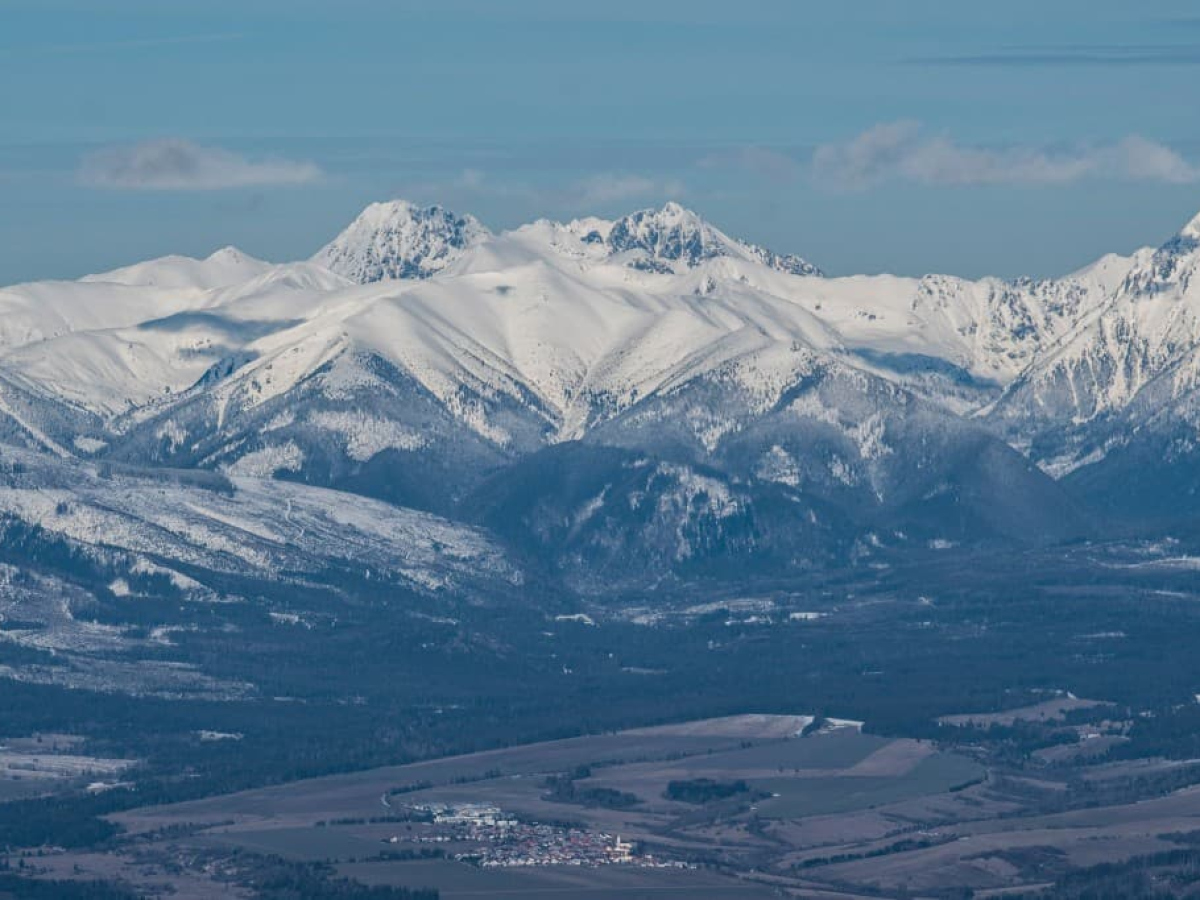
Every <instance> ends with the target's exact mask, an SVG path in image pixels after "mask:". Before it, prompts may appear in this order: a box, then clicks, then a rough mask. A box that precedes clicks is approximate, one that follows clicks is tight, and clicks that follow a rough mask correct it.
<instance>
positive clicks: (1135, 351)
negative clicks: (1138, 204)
mask: <svg viewBox="0 0 1200 900" xmlns="http://www.w3.org/2000/svg"><path fill="white" fill-rule="evenodd" d="M1198 273H1200V217H1197V218H1196V219H1193V220H1192V221H1191V222H1189V223H1188V224H1187V225H1186V226H1185V227H1184V228H1183V229H1182V230H1181V231H1180V232H1179V233H1178V234H1177V235H1175V236H1174V237H1173V238H1172V239H1171V240H1169V241H1167V242H1166V243H1165V244H1163V245H1162V246H1161V247H1159V248H1158V249H1157V250H1154V251H1149V250H1147V251H1141V252H1139V253H1138V254H1137V255H1136V256H1135V257H1134V259H1133V261H1132V264H1131V265H1130V266H1129V267H1128V269H1127V270H1126V272H1125V276H1124V278H1123V279H1122V280H1121V282H1120V283H1119V285H1118V286H1117V287H1116V289H1115V290H1114V291H1113V292H1112V293H1111V294H1110V296H1109V297H1108V298H1107V299H1106V301H1105V302H1103V303H1102V304H1099V305H1097V306H1095V307H1094V308H1092V309H1089V310H1088V311H1087V312H1086V314H1084V315H1082V316H1080V317H1079V318H1078V320H1077V322H1076V323H1075V325H1074V327H1073V328H1072V329H1071V331H1070V332H1069V333H1068V334H1066V335H1065V336H1064V337H1063V339H1062V340H1061V341H1059V342H1058V343H1057V344H1055V345H1053V346H1050V347H1048V348H1047V350H1046V352H1044V353H1043V354H1041V355H1040V356H1039V358H1038V359H1037V360H1035V361H1034V362H1033V363H1032V364H1031V365H1030V366H1029V367H1028V369H1027V370H1026V371H1025V372H1023V373H1022V374H1021V376H1020V378H1019V379H1017V380H1016V382H1015V383H1014V384H1012V386H1011V387H1010V388H1009V389H1008V391H1007V392H1006V394H1005V396H1004V397H1003V398H1002V399H1001V400H1000V401H999V402H998V403H997V404H996V406H995V408H994V409H993V410H991V413H990V415H991V417H992V419H993V420H995V421H996V422H997V423H999V424H1000V426H1001V427H1003V428H1005V429H1006V430H1007V432H1008V433H1009V434H1010V435H1013V436H1014V438H1015V439H1018V440H1019V439H1020V438H1021V437H1023V436H1027V437H1028V438H1029V439H1030V441H1031V444H1032V448H1033V452H1034V455H1035V456H1036V457H1037V458H1039V459H1040V460H1043V461H1044V462H1045V464H1046V465H1047V466H1048V467H1049V468H1051V469H1053V470H1056V471H1058V472H1060V473H1065V472H1066V471H1070V470H1071V469H1073V468H1076V467H1078V466H1079V465H1083V464H1088V463H1092V462H1095V461H1097V460H1098V459H1099V458H1100V456H1102V455H1103V453H1104V452H1105V448H1106V447H1107V446H1112V445H1113V444H1114V443H1120V442H1121V441H1124V440H1126V439H1127V438H1128V437H1130V436H1131V435H1132V432H1133V431H1135V430H1137V427H1138V426H1137V425H1135V424H1133V423H1131V422H1130V421H1129V418H1128V417H1129V415H1134V416H1136V417H1137V418H1144V417H1146V416H1151V417H1153V416H1155V415H1156V413H1157V412H1158V411H1159V410H1161V409H1162V408H1163V406H1164V405H1165V404H1174V403H1177V402H1178V401H1180V400H1181V399H1183V398H1185V397H1187V396H1188V395H1190V394H1191V393H1192V392H1193V391H1195V389H1196V388H1197V387H1198V386H1200V277H1198Z"/></svg>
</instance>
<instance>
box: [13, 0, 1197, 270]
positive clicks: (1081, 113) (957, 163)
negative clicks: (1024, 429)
mask: <svg viewBox="0 0 1200 900" xmlns="http://www.w3.org/2000/svg"><path fill="white" fill-rule="evenodd" d="M1198 76H1200V10H1197V8H1196V4H1195V3H1194V2H1191V0H1139V2H1133V0H1120V2H1117V0H1088V2H1077V0H1054V2H1046V0H1039V2H1029V0H1007V2H1005V3H987V4H985V3H974V2H969V3H968V2H961V0H958V2H951V0H937V2H934V0H904V2H901V0H861V2H853V3H851V2H843V0H837V2H833V0H827V2H806V0H777V2H766V0H738V2H731V0H727V2H721V3H717V2H708V0H688V2H676V0H658V2H656V0H639V2H626V0H606V2H604V3H566V2H563V0H555V2H543V0H503V2H501V0H436V2H434V0H430V2H416V0H413V2H390V3H385V2H368V0H340V2H336V3H335V2H320V3H319V2H312V0H286V2H284V0H238V2H229V0H206V2H203V3H199V2H188V0H172V2H162V0H106V2H104V3H103V4H100V3H95V2H81V0H74V2H70V0H0V246H3V247H4V248H5V249H4V252H3V253H0V283H11V282H13V281H17V280H24V279H32V278H48V277H74V276H78V275H80V274H83V273H86V272H89V271H97V270H100V269H104V268H108V267H112V266H115V265H120V264H123V263H127V262H131V261H134V260H137V259H142V258H147V257H150V256H154V255H160V254H163V253H168V252H182V253H189V254H193V255H198V254H206V253H208V252H210V251H212V250H213V249H216V248H217V247H220V246H222V245H224V244H229V243H233V244H236V245H238V246H240V247H242V248H243V249H245V250H246V251H248V252H251V253H254V254H256V255H261V256H264V257H267V258H270V259H280V260H282V259H293V258H300V257H304V256H307V255H309V254H310V253H312V252H313V251H314V250H315V249H316V248H317V247H319V246H320V245H321V244H322V243H324V241H326V240H327V239H328V238H329V237H330V236H332V235H333V234H334V233H336V232H337V231H338V230H339V229H340V228H341V227H342V226H343V225H344V224H345V223H346V222H347V221H348V220H349V219H351V218H352V217H353V216H354V214H355V213H356V212H357V211H358V210H359V209H360V208H361V207H362V206H364V205H365V204H366V203H368V202H370V201H372V200H376V199H384V198H389V197H396V196H403V197H407V198H409V199H413V200H417V201H423V202H435V201H436V202H441V203H443V204H444V205H447V206H450V207H452V208H455V209H459V210H463V211H469V212H473V213H475V214H476V215H478V216H479V217H480V218H481V219H483V220H484V222H485V223H487V224H488V225H490V226H492V227H493V228H504V227H511V226H513V225H516V224H519V223H521V222H523V221H527V220H529V219H531V218H534V217H537V216H550V217H554V218H568V217H573V216H577V215H582V214H586V213H595V214H604V215H615V214H620V213H622V212H626V211H628V210H631V209H635V208H639V207H644V206H647V205H652V204H658V203H661V202H662V201H664V200H666V199H677V200H679V201H680V202H682V203H684V204H686V205H688V206H690V207H692V208H694V209H696V210H698V211H699V212H701V213H702V214H704V215H705V216H706V217H708V218H709V219H711V220H712V221H714V222H715V223H716V224H718V225H719V226H721V227H722V228H724V229H725V230H727V231H729V232H731V233H734V234H737V235H739V236H743V237H746V238H749V239H751V240H754V241H756V242H759V243H763V244H766V245H768V246H771V247H772V248H775V249H778V250H781V251H788V252H797V253H800V254H802V255H804V256H806V257H808V258H810V259H811V260H813V261H814V262H816V263H818V264H819V265H821V266H823V267H825V268H826V269H827V270H829V271H831V272H834V273H848V272H859V271H864V272H875V271H894V272H900V273H905V274H920V273H923V272H928V271H949V272H956V273H961V274H966V275H978V274H983V273H997V274H1002V275H1014V274H1019V273H1029V274H1035V275H1040V274H1054V273H1060V272H1064V271H1068V270H1070V269H1072V268H1075V267H1077V266H1079V265H1081V264H1083V263H1085V262H1087V261H1089V260H1090V259H1092V258H1094V257H1096V256H1098V255H1100V254H1101V253H1103V252H1107V251H1109V250H1129V249H1132V248H1133V247H1136V246H1139V245H1142V244H1147V243H1153V242H1156V241H1159V240H1161V239H1163V238H1165V237H1166V236H1168V235H1169V234H1170V233H1172V232H1173V231H1174V230H1176V229H1177V228H1178V227H1179V226H1180V225H1181V224H1182V223H1183V222H1184V221H1186V220H1188V219H1189V218H1191V217H1192V216H1193V215H1194V214H1195V213H1196V212H1197V211H1200V133H1197V129H1198V128H1200V92H1198V91H1196V90H1195V87H1194V85H1195V83H1196V81H1197V78H1198Z"/></svg>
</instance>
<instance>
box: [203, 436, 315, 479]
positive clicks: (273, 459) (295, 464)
mask: <svg viewBox="0 0 1200 900" xmlns="http://www.w3.org/2000/svg"><path fill="white" fill-rule="evenodd" d="M303 465H304V451H303V450H301V449H300V447H299V446H297V444H296V442H295V441H288V442H287V443H285V444H278V445H276V446H272V447H263V448H262V449H260V450H252V451H251V452H250V453H247V454H246V455H245V456H243V457H241V458H240V459H238V460H235V461H234V462H232V463H230V464H228V465H226V466H222V468H221V470H222V471H223V472H224V473H225V474H226V475H237V476H243V477H250V478H273V477H274V476H275V475H276V474H277V473H279V472H299V471H300V467H301V466H303Z"/></svg>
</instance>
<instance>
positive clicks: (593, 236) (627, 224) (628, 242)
mask: <svg viewBox="0 0 1200 900" xmlns="http://www.w3.org/2000/svg"><path fill="white" fill-rule="evenodd" d="M584 240H585V241H587V240H591V241H594V242H597V243H599V242H601V241H603V242H604V243H605V244H607V245H608V247H609V250H610V251H611V252H612V253H614V254H615V253H631V254H632V255H633V257H634V258H633V259H632V260H631V262H630V264H631V265H632V266H633V267H635V268H641V269H649V270H652V271H673V270H674V268H673V265H672V264H680V265H683V266H687V267H693V266H697V265H699V264H701V263H703V262H705V261H707V260H710V259H715V258H717V257H721V256H732V257H737V258H742V259H750V260H754V261H756V262H760V263H762V264H763V265H766V266H769V267H771V268H773V269H777V270H778V271H781V272H789V273H791V274H793V275H820V274H821V272H820V270H819V269H818V268H817V267H816V266H814V265H813V264H812V263H810V262H808V261H807V260H804V259H801V258H800V257H799V256H795V255H791V254H786V255H785V254H779V253H774V252H772V251H770V250H767V249H766V248H763V247H758V246H755V245H754V244H749V243H746V242H745V241H741V240H738V239H736V238H731V237H729V236H728V235H727V234H725V233H724V232H722V231H720V230H719V229H717V228H715V227H713V226H712V225H710V224H709V223H708V222H706V221H705V220H704V219H702V218H701V217H700V216H699V215H697V214H696V213H694V212H693V211H692V210H690V209H686V208H685V207H683V206H680V205H679V204H678V203H675V202H669V203H667V204H666V205H664V206H663V207H662V209H643V210H638V211H637V212H634V213H630V214H629V215H627V216H624V217H623V218H620V219H618V220H617V221H615V222H613V223H612V226H611V228H609V229H608V232H607V234H602V233H601V232H600V231H598V230H597V231H594V232H591V233H589V234H587V235H585V236H584Z"/></svg>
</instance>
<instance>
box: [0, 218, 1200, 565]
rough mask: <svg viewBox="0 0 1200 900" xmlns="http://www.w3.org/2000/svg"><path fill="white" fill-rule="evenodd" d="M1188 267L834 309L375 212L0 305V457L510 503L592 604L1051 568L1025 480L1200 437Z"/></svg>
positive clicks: (730, 256)
mask: <svg viewBox="0 0 1200 900" xmlns="http://www.w3.org/2000/svg"><path fill="white" fill-rule="evenodd" d="M1197 267H1200V221H1197V222H1193V223H1191V224H1189V226H1187V227H1186V228H1185V229H1184V230H1183V231H1182V232H1181V233H1180V234H1179V235H1178V236H1177V237H1176V238H1175V239H1173V240H1172V241H1171V242H1169V243H1168V244H1166V245H1165V246H1163V247H1162V248H1160V249H1159V250H1157V251H1150V250H1145V251H1138V252H1137V253H1135V254H1133V255H1132V256H1128V257H1121V256H1107V257H1104V258H1102V259H1101V260H1099V261H1098V262H1096V263H1095V264H1093V265H1091V266H1089V267H1086V268H1085V269H1081V270H1080V271H1078V272H1075V273H1072V274H1070V275H1067V276H1065V277H1063V278H1059V279H1046V280H1036V281H1035V280H1030V279H1017V280H1012V281H1005V280H1000V279H994V278H985V279H981V280H979V281H969V280H965V279H960V278H954V277H951V276H942V275H930V276H926V277H924V278H900V277H894V276H890V275H877V276H852V277H845V278H829V277H824V276H822V275H821V274H820V273H819V272H818V270H817V269H816V268H815V267H813V266H812V265H810V264H809V263H807V262H805V261H804V260H803V259H802V258H800V257H796V256H784V255H780V254H778V253H775V252H772V251H768V250H765V249H763V248H759V247H755V246H753V245H750V244H747V243H745V242H742V241H739V240H737V239H736V238H732V237H730V236H728V235H726V234H725V233H724V232H722V231H720V230H719V229H717V228H716V227H715V226H713V225H711V224H710V223H708V222H706V221H704V220H703V219H702V218H701V217H699V216H698V215H696V214H695V213H693V212H691V211H689V210H686V209H684V208H682V207H680V206H678V205H677V204H673V203H671V204H667V205H666V206H664V207H663V208H662V209H659V210H642V211H639V212H635V213H632V214H630V215H628V216H625V217H622V218H618V219H616V220H612V221H608V220H601V219H579V220H576V221H573V222H568V223H557V222H551V221H547V220H539V221H537V222H534V223H531V224H529V225H526V226H523V227H520V228H517V229H514V230H511V231H506V232H502V233H499V234H493V233H491V232H489V231H488V230H487V229H486V228H484V227H483V226H482V225H480V224H479V223H478V222H477V221H476V220H475V219H473V218H471V217H470V216H463V215H458V214H455V213H452V212H450V211H448V210H445V209H442V208H440V207H429V208H425V209H422V208H418V207H415V206H413V205H411V204H408V203H404V202H402V201H396V202H392V203H386V204H374V205H372V206H371V207H369V208H368V209H367V210H365V211H364V212H363V214H362V215H361V216H360V217H359V218H358V219H356V220H355V222H354V223H352V224H351V225H350V227H348V228H347V229H346V230H345V231H344V232H342V234H340V235H339V236H338V237H337V238H336V239H335V240H334V241H333V242H331V243H330V244H329V245H327V246H326V247H325V248H324V249H322V250H321V251H320V252H319V253H318V254H317V255H316V256H315V257H314V258H313V260H311V261H308V262H298V263H289V264H284V265H272V264H268V263H264V262H261V261H258V260H252V259H249V258H248V257H245V256H244V255H242V254H240V253H238V252H237V251H234V250H231V249H227V250H223V251H218V252H217V253H215V254H213V255H212V256H211V257H209V258H208V259H205V260H188V259H185V258H179V257H167V258H164V259H160V260H154V261H151V262H149V263H143V264H140V265H136V266H130V267H127V268H125V269H120V270H116V271H114V272H110V273H106V274H104V275H99V276H91V277H89V278H87V279H84V280H81V281H79V282H45V283H39V284H29V285H18V286H16V287H14V288H9V289H6V290H3V291H0V312H2V313H3V315H2V316H0V442H7V443H13V444H17V445H19V446H22V447H25V448H29V449H34V450H40V451H43V452H47V453H50V454H53V455H56V456H58V457H60V458H70V457H72V456H76V457H86V458H89V459H103V460H109V461H112V462H120V463H121V464H123V465H127V466H136V467H143V466H168V467H174V468H184V469H189V468H195V469H203V470H216V471H219V472H222V473H225V474H227V475H228V476H230V477H234V478H242V477H253V478H271V477H274V478H277V479H285V480H289V481H296V482H306V483H309V484H314V485H324V486H326V487H333V488H337V489H340V490H345V491H352V492H355V493H358V494H366V495H370V496H373V497H377V498H381V499H384V500H387V501H390V502H392V503H396V504H400V505H404V506H410V507H416V508H422V509H425V510H431V511H435V512H437V513H439V514H442V515H447V516H452V517H459V518H461V517H463V516H470V517H473V518H478V517H479V516H483V517H484V518H485V519H486V521H487V522H488V523H489V524H490V525H492V526H493V527H499V526H498V525H497V524H496V523H497V522H499V521H500V519H502V518H503V517H502V516H501V517H500V519H487V518H486V517H487V516H488V515H490V514H489V513H488V512H487V511H488V510H492V509H500V508H503V506H504V504H506V503H517V502H518V500H519V502H520V503H525V504H527V508H528V515H529V519H528V521H524V522H513V523H510V524H512V525H513V527H514V528H515V529H516V530H515V531H513V532H512V533H511V534H509V535H508V536H509V538H510V539H511V540H515V541H519V542H522V543H527V544H528V546H537V547H541V548H543V549H545V545H546V542H547V541H549V542H551V543H554V542H557V543H556V544H555V548H554V549H553V550H548V551H547V552H550V553H552V554H560V553H564V552H566V554H567V555H566V556H560V557H556V558H558V559H559V563H557V564H558V565H560V568H561V570H562V571H563V572H568V571H569V572H571V573H572V577H578V578H581V579H584V580H586V577H587V574H586V572H584V570H585V569H586V570H587V571H589V572H593V574H594V570H593V569H589V568H588V567H594V566H604V565H608V564H610V563H612V564H616V562H617V560H618V559H619V558H620V557H621V556H622V555H623V554H624V555H628V554H630V553H632V552H633V548H634V547H635V546H644V547H645V548H652V549H648V550H647V552H646V553H645V554H643V555H642V556H641V557H639V558H640V559H641V566H642V568H641V569H640V570H639V571H640V573H641V576H645V577H651V575H652V573H653V571H654V570H655V568H656V567H658V568H659V569H663V570H672V571H676V570H680V571H682V570H683V569H689V570H690V568H691V567H694V566H696V565H700V563H698V562H697V561H696V560H697V559H698V558H699V557H705V558H706V559H708V558H711V559H718V558H719V559H720V560H723V561H724V562H723V563H722V564H728V565H733V564H735V561H739V560H740V562H737V563H736V564H739V565H740V564H744V563H745V562H746V561H747V560H751V561H753V560H758V561H761V560H763V559H767V558H769V559H771V560H773V561H774V562H775V563H777V564H781V565H788V566H797V565H803V564H807V563H806V562H805V560H809V561H811V560H815V559H829V560H832V559H835V558H846V557H845V554H847V553H851V552H858V551H857V550H854V549H853V548H855V547H862V546H881V547H882V546H888V545H889V542H892V543H894V542H897V541H899V542H901V543H903V542H904V541H933V542H938V541H941V542H957V541H962V540H970V539H972V536H974V537H977V538H979V537H1000V538H1004V539H1047V540H1053V539H1058V538H1061V537H1065V536H1069V535H1071V534H1075V533H1079V532H1080V530H1081V529H1080V525H1081V519H1080V517H1079V516H1078V515H1077V513H1076V508H1075V507H1076V504H1075V501H1074V500H1073V499H1072V498H1071V497H1068V496H1067V495H1066V494H1064V493H1063V492H1062V491H1061V490H1060V489H1059V488H1058V487H1056V486H1055V485H1053V483H1052V482H1051V481H1050V480H1049V479H1048V478H1047V477H1046V476H1045V475H1044V474H1042V472H1039V471H1038V470H1037V469H1036V468H1034V467H1031V465H1030V463H1029V461H1028V460H1026V459H1023V458H1022V456H1021V453H1029V455H1030V456H1031V457H1032V458H1033V459H1034V460H1035V461H1036V462H1037V463H1039V464H1040V465H1041V466H1042V467H1043V469H1044V470H1045V471H1046V472H1050V473H1051V474H1053V475H1055V476H1058V475H1061V474H1063V473H1064V472H1067V471H1069V470H1071V469H1073V468H1078V467H1080V466H1081V465H1084V464H1086V463H1091V462H1095V461H1096V460H1098V459H1100V458H1101V456H1102V455H1103V453H1102V452H1099V453H1098V450H1097V448H1101V449H1102V450H1103V449H1104V448H1108V449H1111V448H1112V447H1113V446H1115V445H1116V444H1115V442H1117V441H1119V440H1120V439H1121V435H1122V434H1124V433H1125V432H1128V431H1130V430H1131V429H1132V430H1138V429H1141V430H1143V431H1145V432H1146V433H1150V432H1154V433H1162V434H1163V435H1166V434H1167V433H1168V431H1169V433H1170V440H1172V441H1176V442H1177V441H1178V440H1179V439H1180V436H1179V434H1178V433H1177V429H1175V430H1171V429H1167V427H1166V425H1165V424H1163V423H1168V422H1170V423H1177V422H1178V421H1180V420H1181V418H1182V419H1183V420H1185V421H1191V418H1189V417H1190V416H1192V412H1193V411H1195V412H1196V416H1195V418H1196V420H1197V421H1200V401H1197V400H1196V399H1195V398H1197V397H1198V396H1200V374H1198V373H1200V294H1197V291H1198V290H1200V288H1197V281H1196V279H1195V277H1194V273H1195V271H1196V269H1197ZM1193 407H1194V409H1193ZM1165 410H1171V412H1170V413H1169V414H1167V413H1165V412H1164V411H1165ZM1174 428H1175V426H1174V425H1172V429H1174ZM1156 429H1157V431H1156ZM997 434H999V435H1001V436H1002V437H1003V438H1004V440H1005V441H1007V443H1008V444H1009V445H1010V446H1005V443H1003V442H1001V441H999V440H997V439H996V435H997ZM1166 439H1167V438H1166V437H1164V438H1163V440H1166ZM1156 446H1157V445H1156ZM1014 447H1015V448H1019V450H1020V453H1018V452H1017V451H1015V450H1013V449H1012V448H1014ZM1139 452H1140V451H1139ZM1146 452H1149V451H1146ZM1155 452H1157V451H1155ZM1181 458H1182V457H1181ZM1188 458H1189V459H1190V457H1188ZM563 460H574V461H576V462H578V463H579V465H581V466H582V467H583V468H584V469H586V470H587V471H589V472H591V473H593V474H592V476H589V478H590V479H591V480H589V481H587V488H588V489H587V491H584V492H583V493H580V491H581V486H580V484H579V483H576V482H574V481H572V480H571V476H570V475H569V471H568V469H567V468H561V466H562V465H563ZM540 461H545V463H546V464H547V465H550V466H552V467H553V466H559V467H560V468H559V469H557V470H556V471H560V472H561V473H563V480H561V481H560V482H558V483H557V486H556V485H555V483H554V482H553V481H550V480H547V481H545V482H544V483H543V482H541V481H539V479H538V478H537V471H538V469H537V466H539V465H541V464H542V463H541V462H540ZM530 467H532V468H530ZM505 473H511V474H512V475H513V476H514V477H517V476H520V477H519V478H518V479H517V482H516V483H518V484H521V485H524V486H525V487H524V488H522V491H524V493H522V494H521V497H520V498H517V497H516V496H515V495H512V494H510V493H508V492H507V489H506V485H507V483H506V482H505V481H504V478H505ZM593 487H595V488H596V490H595V491H592V490H591V489H592V488H593ZM555 491H562V492H565V493H563V494H562V495H561V496H559V495H556V494H555V493H554V492H555ZM585 494H586V495H585ZM497 504H498V505H497ZM651 508H652V509H653V510H654V512H653V514H651V512H650V510H651ZM939 523H941V524H939ZM621 529H625V530H624V531H622V530H621ZM795 529H799V531H795ZM868 534H869V535H870V536H871V537H870V540H869V541H868V538H867V535H868ZM889 535H890V537H889ZM900 536H903V537H900ZM863 542H867V543H866V544H864V543H863ZM872 542H873V543H872ZM567 548H573V549H569V551H568V549H567ZM619 548H625V549H624V550H621V549H619ZM539 552H540V551H539ZM839 554H841V556H840V557H839ZM606 560H608V562H605V561H606ZM710 561H711V560H710ZM634 568H635V569H636V568H637V567H634ZM631 571H632V570H631ZM641 576H639V577H641Z"/></svg>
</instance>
